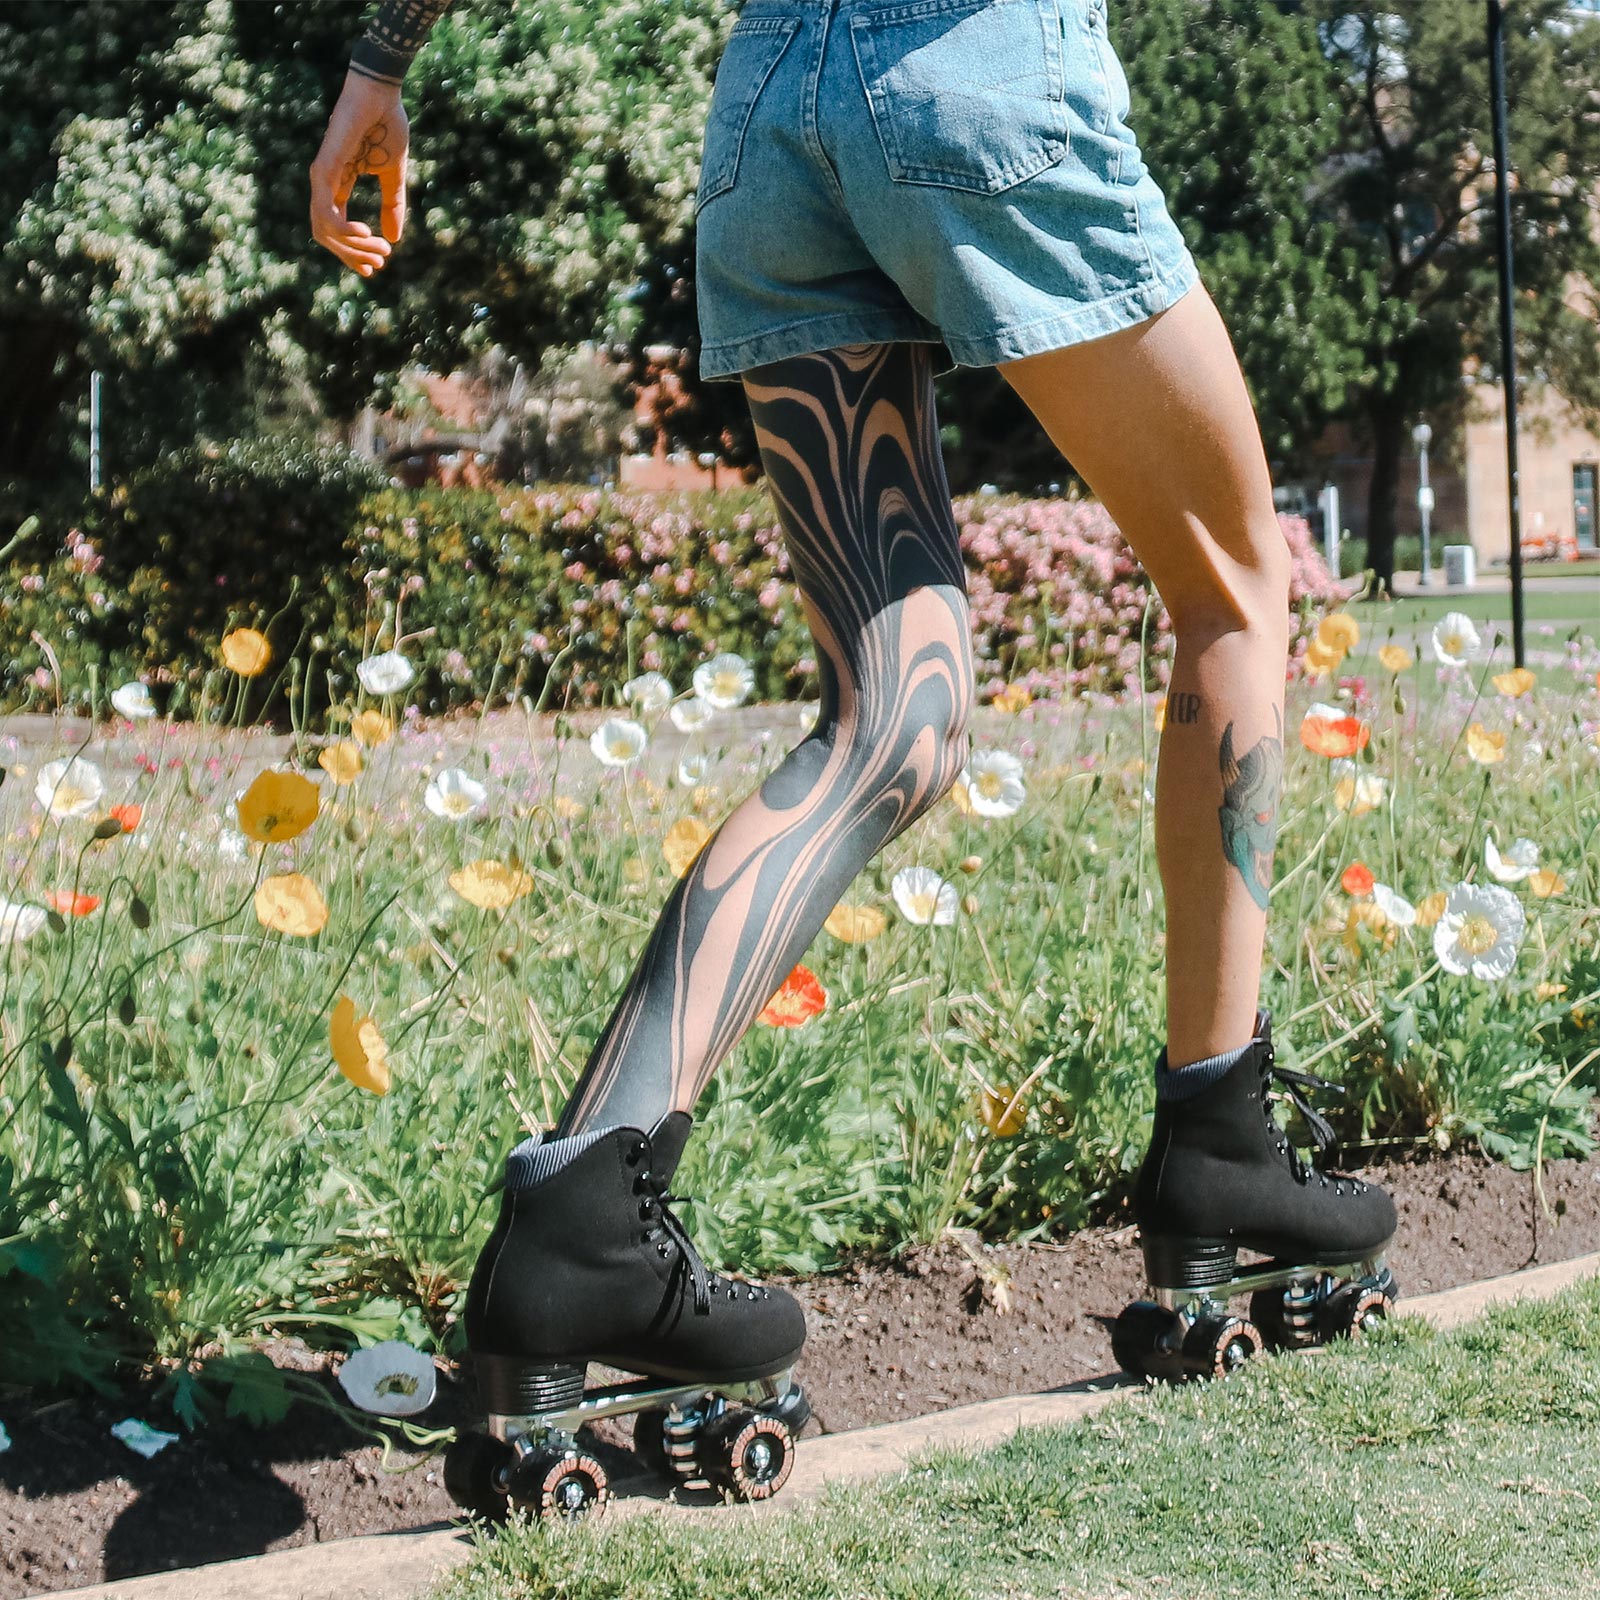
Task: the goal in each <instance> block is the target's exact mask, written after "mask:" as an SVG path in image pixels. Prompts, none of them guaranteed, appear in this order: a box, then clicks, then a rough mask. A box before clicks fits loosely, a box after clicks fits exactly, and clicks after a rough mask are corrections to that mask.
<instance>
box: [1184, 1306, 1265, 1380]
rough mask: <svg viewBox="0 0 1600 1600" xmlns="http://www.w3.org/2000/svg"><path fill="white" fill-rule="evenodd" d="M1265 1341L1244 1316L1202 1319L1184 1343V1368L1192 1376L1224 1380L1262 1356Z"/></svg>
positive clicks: (1255, 1327) (1257, 1329) (1258, 1330)
mask: <svg viewBox="0 0 1600 1600" xmlns="http://www.w3.org/2000/svg"><path fill="white" fill-rule="evenodd" d="M1265 1344H1266V1341H1265V1340H1264V1339H1263V1338H1262V1337H1261V1330H1260V1329H1259V1328H1258V1327H1257V1326H1256V1325H1255V1323H1253V1322H1251V1321H1250V1320H1249V1319H1248V1318H1246V1317H1202V1318H1201V1320H1200V1321H1199V1322H1197V1323H1195V1325H1194V1326H1193V1327H1192V1328H1191V1329H1190V1330H1189V1332H1188V1335H1187V1337H1186V1338H1185V1339H1184V1341H1183V1359H1184V1366H1185V1368H1186V1369H1187V1371H1188V1373H1189V1375H1190V1376H1192V1377H1196V1378H1226V1377H1227V1376H1228V1374H1229V1373H1232V1372H1237V1371H1238V1370H1239V1369H1240V1368H1241V1367H1243V1366H1246V1365H1248V1363H1249V1362H1251V1361H1252V1360H1254V1358H1255V1357H1256V1356H1258V1355H1260V1354H1261V1352H1262V1350H1263V1348H1264V1347H1265Z"/></svg>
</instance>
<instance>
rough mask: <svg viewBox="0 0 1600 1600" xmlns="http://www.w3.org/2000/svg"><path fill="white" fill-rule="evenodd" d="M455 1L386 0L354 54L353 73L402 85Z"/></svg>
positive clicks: (358, 43) (359, 40)
mask: <svg viewBox="0 0 1600 1600" xmlns="http://www.w3.org/2000/svg"><path fill="white" fill-rule="evenodd" d="M452 3H453V0H383V3H382V4H381V5H380V6H379V7H378V10H377V12H376V14H375V15H374V16H373V18H372V21H371V22H369V23H368V24H367V31H366V32H365V33H364V34H362V36H361V37H360V38H359V39H358V40H356V45H355V49H353V50H352V51H351V52H350V70H351V71H352V72H353V73H355V74H356V76H357V77H361V78H375V79H377V81H378V82H379V83H395V84H397V83H400V82H401V81H402V80H403V79H404V78H405V75H406V69H407V68H408V67H409V66H410V65H411V62H412V60H413V58H414V57H415V56H416V53H417V52H418V51H419V50H420V49H421V48H422V46H423V45H424V43H426V41H427V38H428V34H429V32H430V31H431V29H432V28H433V25H434V23H436V22H437V21H438V20H439V18H440V17H442V16H443V15H444V14H445V12H446V11H448V10H449V9H450V7H451V5H452Z"/></svg>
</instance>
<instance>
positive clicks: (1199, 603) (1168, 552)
mask: <svg viewBox="0 0 1600 1600" xmlns="http://www.w3.org/2000/svg"><path fill="white" fill-rule="evenodd" d="M1002 370H1003V371H1004V373H1005V375H1006V377H1007V378H1008V379H1009V380H1010V381H1011V383H1012V385H1013V387H1014V388H1016V389H1017V390H1018V392H1019V393H1020V394H1021V395H1022V397H1023V399H1024V400H1026V401H1027V403H1028V405H1029V407H1030V408H1031V409H1032V410H1033V412H1034V414H1035V415H1036V416H1037V417H1038V418H1039V420H1040V421H1041V422H1042V423H1043V424H1044V426H1045V428H1046V430H1047V431H1048V432H1049V434H1050V436H1051V438H1052V439H1054V440H1055V442H1056V443H1057V444H1058V445H1059V446H1060V447H1061V449H1062V451H1063V452H1064V453H1065V454H1066V456H1067V457H1068V459H1069V460H1070V461H1071V462H1072V464H1073V466H1074V467H1076V468H1077V470H1078V471H1079V472H1080V473H1081V474H1082V475H1083V477H1084V478H1085V479H1086V480H1087V481H1088V482H1089V484H1090V485H1091V486H1092V487H1093V489H1094V491H1095V493H1096V494H1097V495H1098V496H1099V498H1100V499H1101V500H1102V501H1103V502H1104V503H1105V506H1106V508H1107V510H1109V511H1110V513H1111V515H1112V516H1113V517H1115V518H1116V521H1117V525H1118V527H1119V528H1121V530H1122V532H1123V534H1124V535H1125V536H1126V538H1127V540H1128V542H1129V544H1130V545H1132V546H1133V551H1134V554H1135V555H1137V556H1138V558H1139V560H1140V561H1141V562H1142V563H1143V565H1144V567H1145V570H1146V571H1147V572H1148V573H1149V574H1150V577H1151V580H1152V581H1153V582H1154V583H1155V586H1156V588H1157V589H1158V590H1159V591H1160V594H1161V598H1162V600H1163V601H1164V602H1165V603H1166V608H1167V612H1168V614H1169V616H1170V617H1171V619H1172V628H1173V634H1174V636H1175V638H1176V641H1177V654H1176V656H1175V658H1174V661H1173V668H1172V678H1171V681H1170V683H1169V684H1168V691H1167V715H1166V725H1165V727H1164V729H1163V731H1162V735H1161V753H1160V762H1159V765H1158V768H1157V772H1156V807H1155V832H1156V858H1157V862H1158V864H1159V866H1160V869H1161V883H1162V888H1163V890H1164V893H1165V900H1166V924H1167V927H1166V968H1167V971H1166V981H1167V1053H1168V1059H1169V1060H1170V1061H1171V1062H1172V1063H1173V1064H1174V1065H1183V1064H1184V1063H1187V1062H1191V1061H1199V1060H1202V1059H1204V1058H1205V1057H1208V1056H1214V1055H1220V1054H1222V1053H1223V1052H1225V1051H1229V1050H1234V1049H1237V1048H1238V1047H1239V1046H1240V1045H1242V1044H1244V1043H1245V1042H1246V1041H1247V1040H1248V1039H1249V1038H1250V1037H1251V1034H1252V1032H1253V1031H1254V1024H1255V1011H1256V1003H1257V999H1258V993H1259V989H1260V982H1261V952H1262V945H1263V941H1264V937H1265V933H1266V907H1267V891H1268V888H1269V886H1270V884H1271V881H1272V849H1273V841H1274V838H1275V835H1276V832H1277V818H1278V789H1279V783H1280V778H1281V774H1282V770H1283V683H1284V675H1285V666H1286V658H1287V655H1288V646H1289V631H1290V616H1289V572H1290V558H1289V551H1288V546H1287V544H1286V543H1285V541H1284V537H1283V533H1282V530H1281V529H1280V528H1279V526H1278V519H1277V514H1276V512H1275V511H1274V509H1273V504H1272V484H1271V480H1270V478H1269V476H1268V473H1267V463H1266V457H1265V454H1264V452H1263V451H1262V448H1261V436H1260V433H1259V432H1258V430H1257V428H1256V424H1255V416H1254V414H1253V412H1252V410H1251V407H1250V397H1249V394H1248V393H1247V391H1246V389H1245V386H1244V381H1243V379H1242V377H1241V375H1240V373H1239V364H1238V361H1237V360H1236V358H1235V356H1234V353H1233V346H1232V344H1231V343H1230V341H1229V339H1228V335H1227V331H1226V329H1225V328H1224V327H1223V325H1222V320H1221V318H1220V317H1219V316H1218V315H1217V311H1216V307H1215V306H1214V305H1213V304H1212V303H1211V299H1210V297H1209V295H1207V294H1206V292H1205V290H1204V289H1202V288H1197V289H1193V290H1191V291H1190V292H1189V293H1188V294H1186V295H1185V296H1184V297H1183V298H1182V299H1181V300H1180V301H1179V302H1178V303H1177V305H1175V306H1174V307H1173V308H1172V309H1171V310H1169V311H1166V312H1163V313H1161V314H1160V315H1159V316H1156V317H1152V318H1151V319H1149V320H1148V321H1146V322H1143V323H1140V324H1138V325H1137V326H1135V327H1132V328H1129V329H1125V330H1124V331H1123V332H1121V333H1115V334H1111V335H1109V336H1108V337H1106V338H1104V339H1094V340H1091V341H1090V342H1089V343H1087V344H1081V345H1075V346H1073V347H1071V348H1070V349H1066V350H1058V351H1054V352H1051V353H1050V354H1048V355H1044V356H1034V357H1029V358H1028V359H1027V360H1024V361H1018V362H1013V363H1011V364H1010V365H1008V366H1007V367H1005V368H1003V369H1002ZM1219 819H1220V824H1221V825H1220V828H1219V826H1218V823H1219Z"/></svg>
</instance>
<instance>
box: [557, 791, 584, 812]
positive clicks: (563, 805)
mask: <svg viewBox="0 0 1600 1600" xmlns="http://www.w3.org/2000/svg"><path fill="white" fill-rule="evenodd" d="M550 803H551V805H553V806H554V807H555V812H556V815H557V816H558V817H567V818H571V817H581V816H582V815H583V813H584V807H583V806H581V805H579V803H578V802H577V801H576V800H574V799H573V798H572V797H571V796H570V795H565V794H558V795H557V796H556V797H555V799H554V800H552V801H551V802H550Z"/></svg>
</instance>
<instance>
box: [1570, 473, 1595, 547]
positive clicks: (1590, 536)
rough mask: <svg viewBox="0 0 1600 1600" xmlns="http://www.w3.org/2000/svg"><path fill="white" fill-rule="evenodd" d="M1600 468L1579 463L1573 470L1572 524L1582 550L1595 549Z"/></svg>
mask: <svg viewBox="0 0 1600 1600" xmlns="http://www.w3.org/2000/svg"><path fill="white" fill-rule="evenodd" d="M1597 477H1600V468H1597V467H1596V465H1595V463H1594V462H1592V461H1579V462H1576V463H1575V464H1574V465H1573V468H1572V522H1573V526H1574V528H1575V529H1576V531H1577V535H1578V548H1579V549H1580V550H1593V549H1594V548H1595V537H1594V516H1595V480H1596V478H1597Z"/></svg>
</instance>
